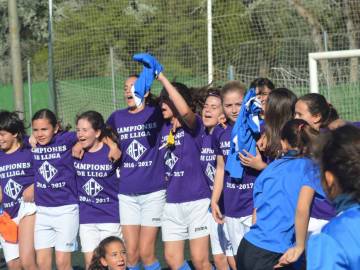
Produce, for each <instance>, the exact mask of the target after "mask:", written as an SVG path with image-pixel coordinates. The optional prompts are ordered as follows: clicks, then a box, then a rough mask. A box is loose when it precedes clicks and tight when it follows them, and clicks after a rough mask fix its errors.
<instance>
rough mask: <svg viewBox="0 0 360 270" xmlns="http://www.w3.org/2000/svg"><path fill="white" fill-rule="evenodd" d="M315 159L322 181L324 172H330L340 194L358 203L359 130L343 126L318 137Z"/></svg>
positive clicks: (359, 197) (359, 195)
mask: <svg viewBox="0 0 360 270" xmlns="http://www.w3.org/2000/svg"><path fill="white" fill-rule="evenodd" d="M319 144H320V147H319V148H318V150H317V158H318V160H319V162H320V167H321V172H322V179H323V180H322V181H323V183H324V179H325V178H324V173H325V171H329V172H331V173H332V174H333V175H334V176H335V178H336V180H337V182H338V184H339V186H340V188H341V190H342V193H347V194H350V195H351V196H353V198H354V199H355V200H357V201H358V202H360V162H359V160H360V129H359V128H357V127H355V126H353V125H345V126H342V127H339V128H337V129H335V130H331V131H328V132H325V133H323V134H321V135H320V136H319Z"/></svg>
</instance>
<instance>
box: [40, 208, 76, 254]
mask: <svg viewBox="0 0 360 270" xmlns="http://www.w3.org/2000/svg"><path fill="white" fill-rule="evenodd" d="M78 229H79V206H78V205H77V204H70V205H64V206H58V207H44V206H38V207H37V213H36V221H35V249H36V250H39V249H44V248H51V247H55V250H56V251H62V252H73V251H75V250H77V241H76V236H77V232H78Z"/></svg>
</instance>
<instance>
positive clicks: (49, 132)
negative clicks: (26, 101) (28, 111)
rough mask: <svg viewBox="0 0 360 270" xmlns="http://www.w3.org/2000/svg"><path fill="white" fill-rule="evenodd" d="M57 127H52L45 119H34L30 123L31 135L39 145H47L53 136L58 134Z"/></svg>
mask: <svg viewBox="0 0 360 270" xmlns="http://www.w3.org/2000/svg"><path fill="white" fill-rule="evenodd" d="M58 129H59V127H58V126H57V125H56V126H55V127H53V126H52V125H51V123H50V121H49V120H48V119H46V118H44V119H36V120H34V121H33V122H32V134H33V135H34V137H35V140H36V141H37V143H38V144H40V145H47V144H48V143H49V142H50V141H51V139H52V138H53V137H54V135H55V134H56V133H57V132H58Z"/></svg>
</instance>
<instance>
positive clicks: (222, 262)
mask: <svg viewBox="0 0 360 270" xmlns="http://www.w3.org/2000/svg"><path fill="white" fill-rule="evenodd" d="M213 258H214V264H215V266H216V269H219V270H227V269H228V268H229V266H228V262H227V258H226V256H225V255H223V254H222V255H214V256H213Z"/></svg>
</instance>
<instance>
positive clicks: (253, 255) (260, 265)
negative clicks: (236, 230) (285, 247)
mask: <svg viewBox="0 0 360 270" xmlns="http://www.w3.org/2000/svg"><path fill="white" fill-rule="evenodd" d="M282 255H283V254H282V253H276V252H272V251H269V250H266V249H263V248H259V247H257V246H254V245H253V244H251V243H250V242H249V241H247V240H246V239H245V238H243V239H242V240H241V243H240V245H239V248H238V251H237V254H236V267H237V269H238V270H273V269H274V266H275V265H276V264H277V263H278V261H279V259H280V257H281V256H282ZM279 269H281V270H293V269H295V268H293V267H292V266H291V265H289V266H286V267H282V268H279Z"/></svg>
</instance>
